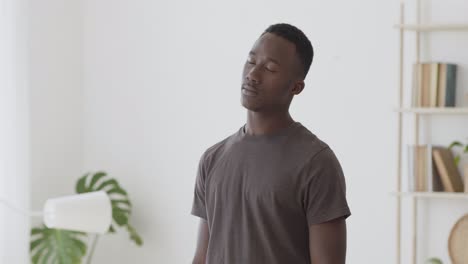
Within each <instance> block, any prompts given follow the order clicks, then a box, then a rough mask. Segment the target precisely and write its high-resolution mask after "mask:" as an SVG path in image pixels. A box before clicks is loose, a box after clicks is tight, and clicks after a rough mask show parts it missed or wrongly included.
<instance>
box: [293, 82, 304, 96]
mask: <svg viewBox="0 0 468 264" xmlns="http://www.w3.org/2000/svg"><path fill="white" fill-rule="evenodd" d="M304 87H305V83H304V81H303V80H299V81H296V82H295V83H294V86H293V88H292V91H291V92H292V93H293V94H294V95H298V94H300V93H301V92H302V90H304Z"/></svg>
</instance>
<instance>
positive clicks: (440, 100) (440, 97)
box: [412, 62, 457, 107]
mask: <svg viewBox="0 0 468 264" xmlns="http://www.w3.org/2000/svg"><path fill="white" fill-rule="evenodd" d="M456 78H457V65H456V64H452V63H438V62H425V63H415V64H414V65H413V91H412V106H413V107H454V106H455V97H456V93H455V91H456Z"/></svg>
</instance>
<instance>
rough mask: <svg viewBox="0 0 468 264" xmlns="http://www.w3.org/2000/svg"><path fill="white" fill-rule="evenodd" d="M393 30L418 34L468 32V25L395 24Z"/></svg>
mask: <svg viewBox="0 0 468 264" xmlns="http://www.w3.org/2000/svg"><path fill="white" fill-rule="evenodd" d="M395 28H399V29H404V30H410V31H419V32H424V31H426V32H428V31H468V24H397V25H395Z"/></svg>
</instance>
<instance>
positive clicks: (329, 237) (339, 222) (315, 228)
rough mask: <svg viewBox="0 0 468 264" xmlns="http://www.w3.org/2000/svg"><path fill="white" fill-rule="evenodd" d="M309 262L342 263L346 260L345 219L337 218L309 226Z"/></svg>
mask: <svg viewBox="0 0 468 264" xmlns="http://www.w3.org/2000/svg"><path fill="white" fill-rule="evenodd" d="M309 252H310V260H311V263H320V264H344V263H345V261H346V220H345V218H344V217H340V218H337V219H335V220H331V221H328V222H325V223H321V224H315V225H310V226H309Z"/></svg>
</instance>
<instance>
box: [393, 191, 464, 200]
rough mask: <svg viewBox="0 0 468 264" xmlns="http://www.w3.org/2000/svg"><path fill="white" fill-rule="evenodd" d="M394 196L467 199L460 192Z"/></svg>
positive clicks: (409, 193) (401, 193)
mask: <svg viewBox="0 0 468 264" xmlns="http://www.w3.org/2000/svg"><path fill="white" fill-rule="evenodd" d="M392 195H394V196H400V197H413V198H435V199H468V193H461V192H394V193H392Z"/></svg>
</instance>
